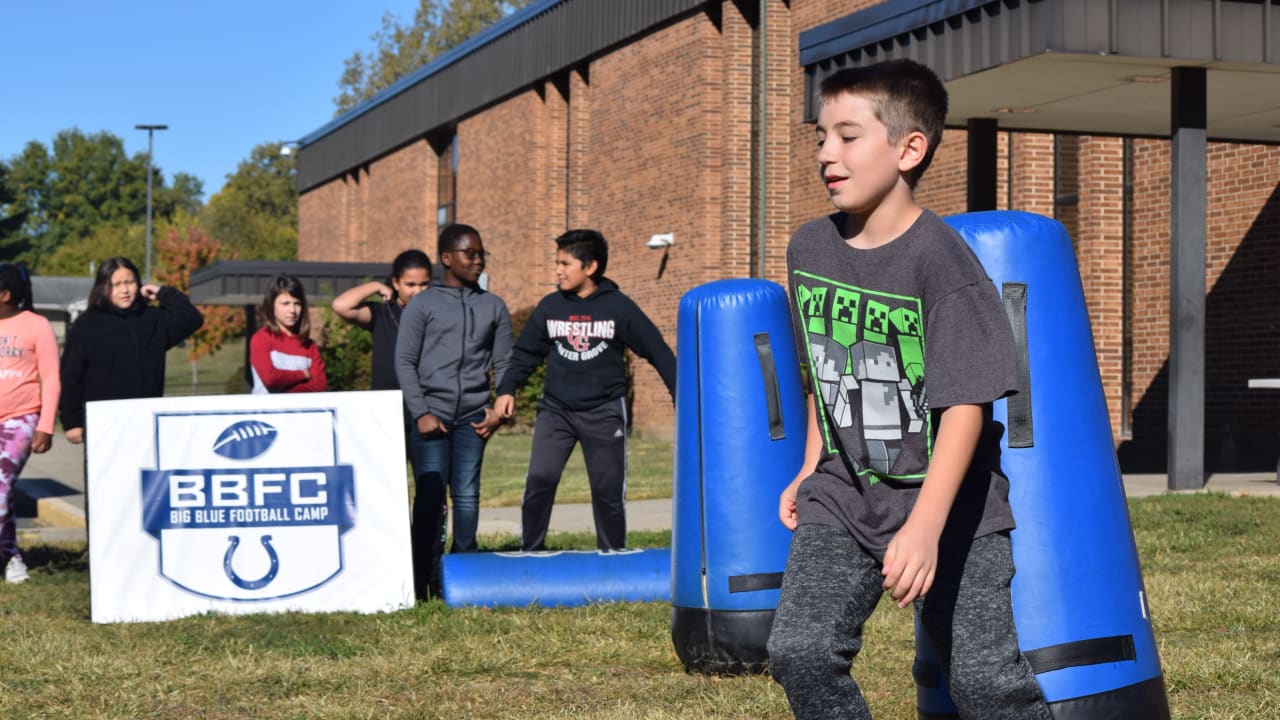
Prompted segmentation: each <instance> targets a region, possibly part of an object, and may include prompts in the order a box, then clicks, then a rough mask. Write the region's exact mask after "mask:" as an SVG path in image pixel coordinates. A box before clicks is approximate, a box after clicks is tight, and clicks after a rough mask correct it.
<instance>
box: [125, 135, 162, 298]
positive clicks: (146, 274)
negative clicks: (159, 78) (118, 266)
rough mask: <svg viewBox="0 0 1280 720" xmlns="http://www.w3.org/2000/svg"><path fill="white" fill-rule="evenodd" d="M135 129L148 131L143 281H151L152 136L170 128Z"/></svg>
mask: <svg viewBox="0 0 1280 720" xmlns="http://www.w3.org/2000/svg"><path fill="white" fill-rule="evenodd" d="M133 129H134V130H146V131H147V258H146V270H145V271H143V273H142V281H143V282H151V138H152V135H153V134H154V133H155V131H156V130H168V129H169V126H168V125H134V126H133Z"/></svg>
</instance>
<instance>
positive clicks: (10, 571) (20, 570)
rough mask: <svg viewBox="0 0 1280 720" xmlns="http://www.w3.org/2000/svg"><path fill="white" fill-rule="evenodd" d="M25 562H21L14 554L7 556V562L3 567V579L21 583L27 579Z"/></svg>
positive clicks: (8, 581)
mask: <svg viewBox="0 0 1280 720" xmlns="http://www.w3.org/2000/svg"><path fill="white" fill-rule="evenodd" d="M28 577H30V576H29V575H27V564H26V563H24V562H22V558H20V557H18V556H17V555H14V556H13V557H11V558H9V564H8V565H6V566H5V568H4V581H5V582H7V583H13V584H14V585H17V584H18V583H23V582H26V581H27V578H28Z"/></svg>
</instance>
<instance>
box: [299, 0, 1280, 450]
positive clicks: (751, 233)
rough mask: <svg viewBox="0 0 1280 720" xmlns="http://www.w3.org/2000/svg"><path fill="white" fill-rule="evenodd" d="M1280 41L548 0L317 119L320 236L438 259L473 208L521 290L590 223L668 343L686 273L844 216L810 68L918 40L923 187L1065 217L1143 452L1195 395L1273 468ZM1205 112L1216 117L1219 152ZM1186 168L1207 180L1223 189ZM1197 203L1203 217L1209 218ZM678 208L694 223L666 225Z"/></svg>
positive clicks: (1140, 6)
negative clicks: (932, 148)
mask: <svg viewBox="0 0 1280 720" xmlns="http://www.w3.org/2000/svg"><path fill="white" fill-rule="evenodd" d="M1153 28H1154V29H1153ZM1278 44H1280V12H1277V11H1273V10H1272V5H1271V3H1269V2H1263V3H1256V2H1243V1H1241V2H1231V1H1230V0H1213V2H1192V1H1191V0H1131V1H1130V2H1126V3H1123V4H1121V3H1116V2H1111V1H1109V0H1075V1H1072V0H986V1H970V2H954V1H950V2H941V1H940V0H884V1H883V2H876V1H875V0H869V1H865V2H850V1H848V0H845V1H843V2H838V1H833V0H791V1H790V2H785V1H783V0H741V1H734V0H711V1H703V2H698V1H695V0H645V1H644V2H641V1H640V0H543V1H542V2H535V3H533V4H531V5H530V6H529V7H526V8H525V9H523V10H521V11H519V12H518V13H516V14H514V15H513V16H511V17H509V18H508V19H507V20H505V21H504V22H502V23H501V24H500V25H498V26H496V27H494V28H491V29H490V30H489V31H487V32H485V33H483V34H482V35H480V36H478V37H476V38H473V39H472V40H471V41H469V42H467V43H465V44H464V45H462V46H460V47H458V48H455V49H454V50H453V51H451V52H449V53H448V54H446V55H445V56H443V57H441V58H438V59H437V60H435V61H433V62H432V63H430V64H429V65H427V66H426V67H424V68H422V69H421V70H420V71H418V72H417V73H415V74H413V75H411V76H409V77H407V78H404V79H403V80H402V81H401V82H400V83H398V84H397V85H396V86H394V87H392V88H389V89H388V90H387V91H386V92H384V93H382V94H381V95H379V96H378V97H376V98H374V99H373V100H371V101H369V102H367V103H365V104H364V105H362V106H360V107H357V108H355V109H354V110H352V111H351V112H349V113H347V114H346V115H343V116H341V117H339V118H337V119H335V120H334V121H333V122H332V123H330V124H329V125H326V126H325V127H323V128H320V129H318V130H317V131H315V132H314V133H312V134H311V135H310V136H308V137H307V138H305V139H304V140H303V142H302V147H301V150H300V153H299V189H300V191H301V198H300V201H299V259H300V260H326V261H380V260H385V261H387V262H389V261H390V259H391V258H392V257H393V256H394V255H395V254H396V253H397V252H399V251H400V250H402V249H404V248H407V247H411V246H417V247H423V248H425V249H427V251H428V253H429V254H430V255H432V257H434V255H435V242H434V238H435V235H436V232H437V229H438V228H439V227H440V226H441V225H442V224H443V223H447V222H451V221H455V220H456V221H460V222H466V223H468V224H472V225H475V226H476V227H477V228H479V230H480V231H481V233H482V235H483V236H484V239H485V244H486V247H487V248H488V249H489V250H490V252H491V253H492V257H491V262H490V265H489V274H490V289H491V290H493V291H494V292H496V293H498V294H499V295H501V296H502V297H503V298H504V299H505V300H506V301H507V304H508V306H509V307H510V308H511V309H512V310H513V311H516V310H519V309H520V308H523V307H526V306H530V305H532V304H533V303H535V302H536V301H537V300H538V298H540V297H541V296H542V295H544V294H545V293H547V292H549V291H550V290H551V288H552V287H553V276H552V272H553V268H552V260H553V257H554V252H553V244H552V243H551V242H550V241H551V240H552V239H553V238H554V237H555V236H557V235H558V234H560V233H561V232H563V231H564V230H565V229H568V228H572V227H587V226H589V227H595V228H598V229H600V230H601V231H602V232H603V233H604V234H605V236H606V237H607V238H609V240H610V245H611V255H612V257H611V260H610V263H609V273H608V274H609V276H610V277H612V278H613V279H614V280H616V281H617V282H618V283H619V285H620V286H621V287H622V289H623V290H624V291H625V292H627V293H628V294H629V295H631V296H632V297H633V298H634V299H635V300H636V301H637V302H638V303H639V305H640V306H641V307H642V308H643V309H644V310H645V311H646V312H647V313H649V315H650V316H651V317H652V318H653V319H654V321H655V322H656V323H657V325H658V327H659V329H661V330H662V332H663V334H664V335H665V336H666V337H667V339H668V342H671V343H672V344H673V345H674V340H675V329H676V328H675V324H676V310H677V305H678V302H679V299H680V297H681V296H682V295H683V294H684V293H685V292H686V291H687V290H689V289H690V288H692V287H694V286H697V285H700V284H703V283H706V282H709V281H712V280H716V279H720V278H726V277H744V276H759V277H766V278H769V279H771V280H775V281H778V282H785V279H784V253H785V248H786V244H787V241H788V238H789V237H790V233H791V232H792V230H793V229H794V228H795V227H797V226H798V225H800V224H801V223H802V222H804V221H805V220H807V219H809V218H811V217H813V216H816V215H818V214H824V213H826V212H829V205H828V202H827V200H826V196H825V193H824V192H823V190H822V188H821V185H820V183H819V182H818V180H817V176H816V173H815V172H814V159H813V147H814V146H813V127H812V124H811V120H812V116H813V99H812V98H813V92H814V87H815V84H816V81H817V80H818V79H820V78H821V76H822V75H823V74H824V73H827V72H830V71H832V70H834V69H836V68H838V67H841V66H844V65H847V64H859V63H865V62H872V61H875V60H878V59H882V58H886V57H898V56H907V57H914V58H916V59H919V60H921V61H923V62H926V63H927V64H930V66H931V67H934V68H935V70H937V71H938V72H939V74H940V75H941V76H942V77H943V79H944V81H946V83H947V85H948V88H949V90H950V91H951V94H952V104H953V112H952V113H951V114H950V115H949V116H948V124H949V125H950V126H951V127H953V129H951V130H948V131H947V133H946V137H945V139H944V141H943V144H942V146H941V148H940V150H939V152H938V155H937V157H936V159H935V160H934V163H933V166H932V167H931V168H930V170H929V171H928V173H926V175H925V177H924V180H923V182H922V184H921V186H920V189H919V193H918V194H919V198H920V200H921V201H922V203H923V204H925V205H926V206H928V207H930V208H932V209H934V210H935V211H937V212H938V213H939V214H943V215H946V214H952V213H957V212H964V211H965V210H966V209H986V208H999V209H1004V208H1011V209H1019V210H1027V211H1031V212H1037V213H1042V214H1045V215H1049V216H1053V217H1056V218H1058V219H1059V220H1061V221H1062V222H1063V223H1064V224H1065V225H1066V226H1067V227H1068V229H1069V230H1070V231H1071V234H1072V236H1073V238H1074V239H1075V242H1076V248H1077V255H1078V260H1079V264H1080V270H1081V276H1082V278H1083V282H1084V290H1085V295H1086V300H1087V303H1088V305H1089V312H1090V317H1091V320H1092V324H1093V330H1094V340H1095V345H1096V351H1097V356H1098V363H1099V367H1100V370H1101V373H1102V379H1103V387H1104V392H1105V394H1106V398H1107V403H1108V407H1109V409H1110V414H1111V422H1112V430H1113V433H1114V437H1115V441H1116V444H1117V446H1118V447H1119V449H1120V454H1121V457H1122V460H1123V461H1124V463H1125V465H1126V469H1143V468H1153V469H1155V468H1162V467H1164V464H1165V459H1166V455H1167V453H1168V450H1167V445H1168V441H1167V438H1169V437H1171V436H1172V437H1174V438H1175V444H1176V443H1177V442H1178V441H1179V439H1183V440H1185V439H1186V438H1187V437H1188V436H1187V435H1186V434H1185V433H1186V432H1187V431H1186V429H1185V428H1182V429H1179V430H1178V433H1176V434H1175V433H1173V430H1172V428H1173V426H1174V425H1175V424H1176V425H1179V426H1181V425H1184V424H1186V423H1185V422H1183V421H1184V420H1185V419H1187V418H1190V419H1192V420H1194V421H1195V425H1196V429H1195V433H1196V434H1197V435H1199V429H1198V428H1199V427H1200V425H1201V424H1202V426H1203V435H1200V437H1202V438H1203V443H1204V450H1203V455H1204V460H1205V462H1206V463H1207V465H1208V467H1209V468H1211V469H1215V470H1237V469H1251V468H1259V467H1268V466H1269V465H1270V464H1272V463H1274V462H1275V445H1276V439H1277V438H1280V421H1278V420H1277V415H1278V413H1276V412H1275V409H1276V398H1275V397H1274V396H1268V395H1267V394H1266V393H1264V392H1260V391H1256V390H1253V391H1250V390H1248V389H1247V387H1246V381H1247V379H1248V378H1251V377H1263V376H1267V377H1275V376H1280V292H1277V290H1276V283H1275V280H1274V278H1276V277H1277V273H1278V272H1280V148H1277V147H1276V145H1275V143H1280V51H1278V50H1277V45H1278ZM1185 67H1190V68H1192V71H1191V72H1190V73H1183V75H1181V76H1179V75H1178V72H1180V71H1175V70H1174V68H1185ZM1197 68H1198V69H1199V70H1196V69H1197ZM1196 72H1199V73H1200V74H1199V76H1197V75H1196ZM1183 76H1189V77H1190V78H1191V81H1192V84H1191V85H1189V86H1183V85H1182V84H1180V83H1182V82H1183V81H1182V80H1178V79H1177V78H1178V77H1183ZM1196 77H1200V78H1202V80H1201V82H1202V85H1201V86H1199V87H1200V88H1201V92H1200V98H1201V100H1202V102H1201V107H1204V106H1207V107H1208V108H1209V110H1208V111H1207V114H1208V118H1207V130H1206V129H1205V128H1204V126H1205V125H1206V123H1201V127H1200V128H1199V129H1198V133H1199V134H1196V133H1197V129H1196V128H1194V127H1192V128H1191V130H1190V131H1184V132H1183V135H1181V136H1179V135H1177V134H1175V133H1174V132H1173V131H1171V123H1170V118H1171V115H1172V116H1173V117H1174V120H1175V123H1174V131H1176V130H1178V128H1180V127H1183V126H1182V125H1179V124H1177V118H1178V117H1180V115H1179V113H1180V112H1182V113H1183V114H1184V115H1185V113H1186V111H1185V110H1184V111H1180V110H1179V107H1185V105H1181V106H1180V105H1179V104H1178V103H1179V102H1183V103H1184V104H1185V103H1186V102H1187V101H1186V97H1187V96H1188V95H1194V91H1195V89H1196V87H1197V86H1196V85H1194V80H1195V79H1196ZM1175 80H1176V82H1175ZM1186 87H1190V88H1191V90H1190V91H1188V90H1186V89H1185V88H1186ZM1206 87H1207V97H1208V99H1207V102H1205V101H1204V96H1205V95H1206V91H1205V90H1204V89H1203V88H1206ZM1180 96H1181V97H1182V98H1183V99H1182V100H1181V101H1179V99H1178V98H1179V97H1180ZM1190 107H1191V108H1192V110H1191V112H1190V114H1191V116H1193V120H1194V115H1195V110H1196V107H1197V106H1196V105H1194V103H1193V104H1192V105H1191V106H1190ZM1200 112H1201V113H1204V112H1205V111H1204V110H1201V111H1200ZM1194 124H1195V123H1194V122H1191V123H1190V124H1189V125H1187V127H1190V126H1193V125H1194ZM1171 134H1172V135H1173V137H1174V138H1175V139H1174V140H1170V136H1171ZM1179 137H1181V138H1183V139H1182V140H1178V139H1177V138H1179ZM1185 138H1192V141H1194V140H1196V139H1199V140H1200V141H1201V142H1202V143H1203V145H1202V146H1203V148H1204V151H1203V153H1201V154H1203V156H1204V159H1203V163H1202V164H1197V162H1198V161H1195V160H1194V156H1195V153H1194V148H1196V147H1200V146H1197V145H1195V144H1194V142H1193V143H1192V144H1191V145H1190V146H1188V145H1186V144H1185V143H1186V140H1185ZM1179 143H1182V144H1179ZM1186 147H1191V148H1192V149H1193V152H1192V156H1193V161H1192V162H1191V164H1190V165H1185V164H1183V163H1185V162H1187V161H1186V160H1185V158H1186V157H1187V156H1186V154H1185V153H1184V154H1179V152H1178V151H1179V148H1186ZM1175 170H1176V172H1175ZM1197 173H1200V174H1201V175H1197ZM1174 176H1177V177H1179V178H1193V179H1194V178H1196V177H1200V176H1202V177H1203V179H1204V180H1203V182H1204V185H1203V189H1202V190H1201V189H1198V188H1200V187H1201V186H1198V185H1195V184H1194V183H1193V184H1192V185H1190V186H1187V185H1186V183H1185V182H1184V183H1183V184H1182V185H1179V184H1178V183H1171V177H1174ZM1188 187H1189V189H1188ZM1197 198H1198V200H1197ZM1197 202H1198V203H1199V204H1197ZM1184 205H1185V207H1184ZM1197 208H1199V210H1200V211H1201V212H1202V213H1203V215H1204V221H1203V223H1202V224H1203V228H1202V229H1201V230H1200V231H1199V232H1198V233H1196V232H1195V228H1196V225H1195V222H1194V219H1195V217H1196V215H1195V212H1196V211H1197ZM1187 213H1190V214H1189V215H1188V214H1187ZM1175 217H1177V218H1187V217H1190V218H1191V219H1192V221H1191V224H1190V226H1191V228H1192V230H1191V232H1192V234H1193V235H1194V236H1195V237H1194V238H1193V241H1191V242H1188V241H1186V240H1185V238H1184V235H1183V234H1182V233H1186V232H1188V231H1187V230H1186V226H1185V225H1182V224H1180V225H1178V227H1175V228H1171V218H1175ZM1180 222H1185V221H1180ZM660 233H673V236H674V244H673V245H672V246H671V247H669V248H667V249H665V250H663V249H651V248H649V247H647V242H648V240H649V239H650V238H651V237H652V236H653V235H655V234H660ZM1171 236H1172V237H1173V240H1171ZM1200 243H1202V246H1201V245H1200ZM1197 247H1202V248H1203V252H1204V261H1203V263H1202V264H1203V280H1204V283H1205V291H1204V293H1203V295H1204V297H1203V298H1202V299H1203V303H1202V305H1200V306H1199V307H1200V308H1201V310H1200V312H1199V314H1197V312H1196V311H1195V302H1194V298H1195V296H1198V295H1199V294H1200V293H1198V292H1194V291H1192V292H1190V293H1189V294H1190V296H1191V297H1192V303H1191V306H1192V310H1190V311H1183V310H1178V313H1180V314H1179V315H1177V316H1176V317H1177V320H1178V322H1175V323H1174V326H1175V327H1179V328H1181V327H1184V326H1186V327H1189V328H1191V330H1188V331H1185V332H1183V333H1176V334H1175V337H1174V338H1173V340H1174V341H1188V340H1189V341H1190V342H1191V343H1192V347H1193V348H1194V342H1195V340H1196V337H1198V336H1197V334H1196V332H1195V331H1196V330H1197V328H1198V332H1200V333H1202V340H1201V342H1202V343H1203V345H1202V346H1201V347H1202V349H1203V357H1204V365H1203V371H1202V372H1203V375H1202V377H1201V379H1200V380H1198V382H1200V383H1202V384H1203V410H1202V412H1203V421H1202V423H1201V421H1200V420H1199V418H1198V416H1197V415H1196V412H1195V410H1196V408H1195V407H1191V409H1190V410H1187V409H1185V408H1182V409H1179V410H1178V411H1177V413H1176V414H1175V413H1171V412H1170V410H1169V408H1170V397H1171V394H1170V387H1171V384H1172V386H1173V387H1175V388H1183V387H1185V388H1187V390H1188V391H1190V395H1191V396H1192V397H1193V398H1194V397H1198V394H1197V387H1196V383H1197V380H1196V375H1195V372H1194V370H1195V367H1196V365H1195V362H1187V361H1184V362H1183V363H1182V367H1183V368H1184V369H1183V370H1180V371H1179V372H1180V373H1190V374H1182V375H1178V376H1177V377H1179V378H1183V379H1181V380H1179V381H1178V382H1174V383H1171V381H1170V373H1171V369H1170V362H1169V359H1170V347H1171V337H1170V305H1171V293H1174V296H1175V297H1179V295H1177V294H1176V293H1178V292H1180V291H1178V290H1177V286H1176V285H1175V287H1174V288H1173V289H1171V278H1174V279H1176V278H1181V280H1179V282H1181V283H1183V284H1185V283H1186V281H1185V278H1186V277H1187V275H1185V274H1182V275H1180V274H1179V270H1178V268H1180V267H1181V268H1184V270H1182V272H1183V273H1185V272H1186V271H1185V267H1186V260H1185V258H1183V257H1182V256H1181V255H1179V257H1177V258H1175V257H1171V255H1173V254H1175V253H1172V252H1171V250H1173V249H1178V253H1182V252H1184V250H1183V249H1184V248H1190V250H1191V251H1194V250H1195V249H1196V248H1197ZM1190 257H1193V258H1194V257H1195V255H1194V252H1192V255H1191V256H1190ZM1180 258H1181V259H1180ZM1192 286H1193V287H1194V284H1192ZM1181 292H1182V293H1183V294H1184V295H1186V294H1187V292H1186V291H1181ZM1175 305H1176V303H1175ZM1197 323H1198V325H1197ZM1178 357H1192V358H1194V357H1195V353H1194V352H1192V353H1189V354H1187V355H1185V356H1184V355H1178ZM1188 367H1190V368H1191V370H1187V369H1185V368H1188ZM1186 378H1189V380H1188V379H1186ZM1172 397H1176V395H1173V396H1172ZM1193 405H1194V403H1193ZM1178 407H1179V408H1181V406H1178ZM672 415H673V414H672V410H671V405H670V402H669V399H668V398H667V396H666V391H665V389H664V388H663V386H662V384H661V382H660V381H659V380H658V378H657V376H656V374H655V373H654V372H653V371H652V370H651V369H650V368H649V367H648V366H647V365H645V364H643V363H640V364H639V365H638V366H637V373H636V401H635V406H634V416H635V419H636V426H637V429H639V430H640V431H642V432H646V433H653V434H669V433H670V432H671V427H672ZM1171 417H1174V418H1175V419H1179V420H1178V422H1176V423H1172V422H1171V421H1170V418H1171ZM1188 447H1194V444H1188ZM1197 454H1198V453H1197Z"/></svg>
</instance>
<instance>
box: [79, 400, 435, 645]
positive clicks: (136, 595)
mask: <svg viewBox="0 0 1280 720" xmlns="http://www.w3.org/2000/svg"><path fill="white" fill-rule="evenodd" d="M86 410H87V422H86V436H87V441H88V445H87V452H88V455H87V458H88V473H89V477H88V500H89V507H88V510H89V577H90V598H91V605H92V619H93V621H94V622H99V623H103V622H130V621H147V620H168V619H172V618H178V617H183V616H187V615H195V614H199V613H206V612H218V613H228V614H246V613H260V612H284V611H294V610H296V611H303V612H329V611H348V610H349V611H356V612H382V611H389V610H397V609H400V608H406V607H411V606H412V605H413V598H414V594H413V563H412V553H411V549H410V545H409V506H408V488H407V485H406V481H405V448H404V425H403V422H404V414H403V410H402V408H401V399H400V393H398V392H395V391H378V392H343V393H311V394H308V393H298V394H294V395H290V394H282V395H252V396H251V395H217V396H206V397H172V398H155V399H149V400H111V401H105V402H94V403H89V404H88V406H87V408H86Z"/></svg>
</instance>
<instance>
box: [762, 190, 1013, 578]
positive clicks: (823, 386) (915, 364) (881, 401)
mask: <svg viewBox="0 0 1280 720" xmlns="http://www.w3.org/2000/svg"><path fill="white" fill-rule="evenodd" d="M844 219H845V215H844V214H843V213H836V214H834V215H830V216H828V217H825V218H820V219H818V220H814V221H812V222H809V223H807V224H805V225H804V226H802V227H801V228H800V229H799V230H798V231H797V232H796V234H795V236H794V237H793V238H792V240H791V244H790V246H789V247H788V250H787V268H788V275H789V282H790V286H791V287H790V290H791V301H792V306H793V309H792V312H793V318H794V322H793V326H794V328H795V330H796V340H797V344H798V348H799V350H800V355H801V358H802V360H803V361H804V362H805V363H806V364H807V366H808V370H809V378H810V382H811V386H812V387H811V390H812V392H813V393H814V397H815V400H816V403H817V408H818V431H819V433H820V434H821V436H822V438H821V439H822V458H821V460H820V461H819V463H818V467H817V471H816V472H815V473H814V475H813V476H811V477H810V478H808V479H806V480H805V481H804V482H803V483H802V484H801V486H800V489H799V492H798V496H797V505H798V512H799V516H800V522H802V523H803V522H817V523H821V524H826V525H834V526H838V527H845V528H847V529H848V530H849V531H850V532H851V533H852V534H853V535H854V537H855V538H857V539H858V541H859V543H860V544H861V545H862V546H863V547H864V548H866V549H867V550H868V551H869V552H871V553H872V554H873V555H875V556H876V557H877V558H881V559H882V558H883V555H884V549H885V547H886V546H887V545H888V542H889V540H891V539H892V538H893V535H894V534H895V533H896V532H897V530H898V529H899V528H900V527H901V526H902V524H903V523H904V522H905V521H906V518H907V516H908V514H909V513H910V512H911V508H912V507H913V506H914V504H915V499H916V497H917V495H918V494H919V489H920V486H921V484H922V483H923V482H924V478H925V474H926V472H927V471H928V468H929V457H930V453H931V451H932V443H933V439H934V437H935V436H936V433H937V422H938V415H939V413H940V411H941V410H942V409H943V408H947V407H950V406H952V405H959V404H974V405H979V406H982V407H983V409H984V418H985V423H984V428H983V433H982V436H981V439H980V440H979V443H978V449H977V452H976V453H975V456H974V461H973V463H972V465H971V467H970V471H969V474H968V475H967V476H966V479H965V482H964V483H963V485H962V486H961V489H960V493H959V495H958V496H957V498H956V501H955V504H954V505H953V510H952V515H951V518H952V519H951V521H950V522H949V523H948V527H947V531H946V533H945V534H944V538H945V537H948V536H953V535H954V534H956V533H960V534H963V535H964V536H966V537H979V536H981V535H985V534H987V533H990V532H996V531H999V530H1007V529H1010V528H1012V527H1013V517H1012V513H1011V512H1010V510H1009V505H1008V481H1007V480H1005V478H1004V477H1003V475H1002V474H1001V473H1000V472H999V451H1000V447H999V443H1000V434H1001V432H1002V431H1003V429H1002V428H1001V426H999V425H997V424H995V423H993V422H991V414H990V410H991V402H992V401H994V400H996V399H998V398H1001V397H1003V396H1005V395H1007V394H1008V393H1009V392H1011V391H1012V390H1013V388H1014V387H1015V384H1014V362H1013V352H1014V350H1013V335H1012V332H1011V331H1010V329H1009V322H1008V319H1007V318H1006V317H1005V315H1004V310H1003V308H1002V306H1001V304H1000V298H999V295H998V294H997V292H996V289H995V286H994V285H993V284H992V282H991V280H990V279H989V278H988V277H987V275H986V272H985V271H984V270H983V269H982V265H981V264H980V263H979V262H978V259H977V257H976V256H975V255H974V254H973V252H972V251H971V250H970V249H969V247H968V246H967V245H965V243H964V241H963V240H962V239H961V238H960V236H959V235H957V234H956V233H955V231H954V230H952V229H951V228H950V226H948V225H946V224H945V223H944V222H942V220H941V219H940V218H938V217H937V216H936V215H934V214H933V213H931V212H928V211H924V212H923V213H922V214H921V216H920V217H919V218H918V219H917V220H916V221H915V223H913V224H912V226H911V227H910V228H909V229H908V230H907V231H906V232H904V233H903V234H902V235H901V236H899V237H897V238H895V239H894V240H893V241H892V242H889V243H887V244H885V245H882V246H880V247H877V248H874V249H870V250H861V249H857V248H853V247H851V246H850V245H848V244H847V243H846V242H845V240H844V238H843V237H842V235H841V232H840V228H841V223H842V222H843V220H844Z"/></svg>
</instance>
